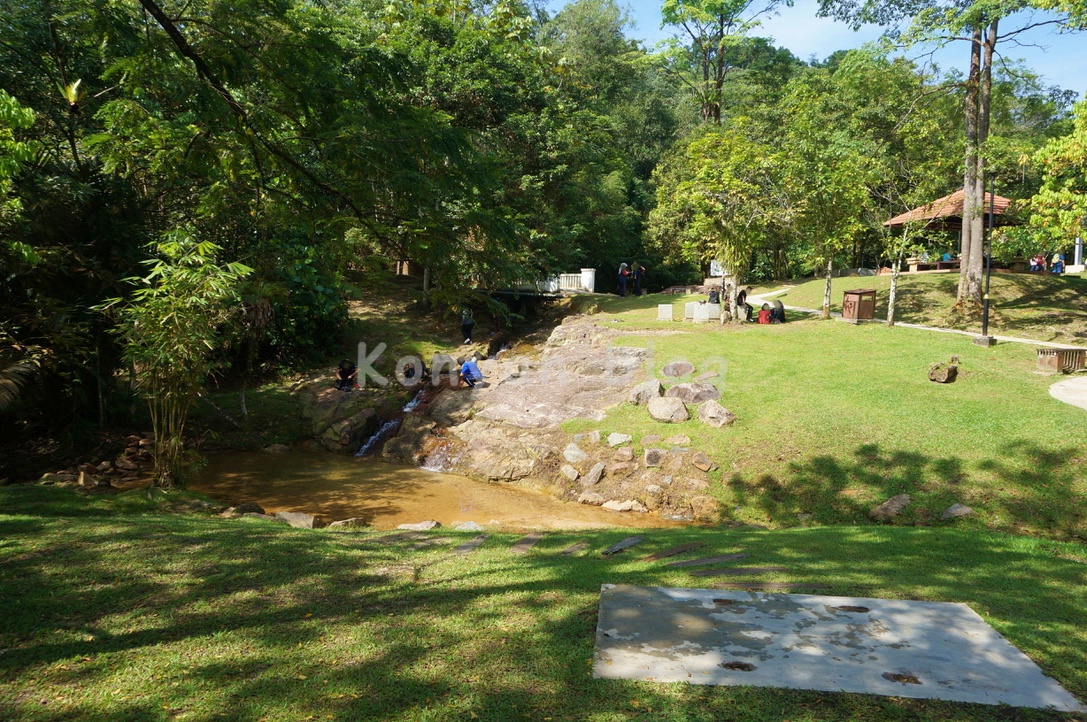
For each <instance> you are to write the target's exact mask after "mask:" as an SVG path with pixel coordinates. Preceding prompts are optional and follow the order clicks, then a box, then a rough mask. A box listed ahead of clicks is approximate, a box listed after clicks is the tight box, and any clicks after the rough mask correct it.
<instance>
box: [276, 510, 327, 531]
mask: <svg viewBox="0 0 1087 722" xmlns="http://www.w3.org/2000/svg"><path fill="white" fill-rule="evenodd" d="M276 518H277V519H282V520H283V521H285V522H287V523H288V524H290V525H291V526H293V527H294V528H295V529H320V528H321V527H323V526H324V525H325V523H324V522H323V521H322V520H321V517H319V516H314V515H312V514H306V513H304V512H301V511H277V512H276Z"/></svg>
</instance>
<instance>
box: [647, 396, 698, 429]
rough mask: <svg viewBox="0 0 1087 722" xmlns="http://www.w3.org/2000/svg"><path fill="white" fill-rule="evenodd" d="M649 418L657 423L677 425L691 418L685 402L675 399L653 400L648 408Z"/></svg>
mask: <svg viewBox="0 0 1087 722" xmlns="http://www.w3.org/2000/svg"><path fill="white" fill-rule="evenodd" d="M646 408H647V409H648V410H649V416H650V418H652V419H653V420H655V421H663V422H665V423H668V424H676V423H679V422H681V421H686V420H687V419H689V418H691V416H690V414H688V413H687V407H686V406H684V405H683V401H681V400H680V399H677V398H675V397H671V398H659V399H652V400H651V401H650V402H649V404H648V406H647V407H646Z"/></svg>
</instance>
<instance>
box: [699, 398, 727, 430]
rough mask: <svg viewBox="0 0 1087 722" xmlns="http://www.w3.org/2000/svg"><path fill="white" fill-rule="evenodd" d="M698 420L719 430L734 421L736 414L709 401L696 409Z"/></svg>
mask: <svg viewBox="0 0 1087 722" xmlns="http://www.w3.org/2000/svg"><path fill="white" fill-rule="evenodd" d="M698 419H699V421H701V422H702V423H704V424H707V425H709V426H713V427H716V428H718V429H719V428H721V427H722V426H728V425H729V424H731V423H732V422H733V421H735V420H736V414H734V413H732V412H731V411H729V410H728V409H726V408H725V407H724V406H722V405H721V404H719V403H717V402H716V401H714V400H712V399H711V400H709V401H706V402H705V403H703V404H702V405H701V406H699V407H698Z"/></svg>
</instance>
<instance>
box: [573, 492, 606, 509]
mask: <svg viewBox="0 0 1087 722" xmlns="http://www.w3.org/2000/svg"><path fill="white" fill-rule="evenodd" d="M577 500H578V502H579V503H581V504H592V505H593V506H600V505H601V504H603V503H604V495H603V494H598V493H596V492H595V491H583V492H581V494H580V496H578V498H577Z"/></svg>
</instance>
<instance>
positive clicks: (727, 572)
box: [691, 567, 785, 577]
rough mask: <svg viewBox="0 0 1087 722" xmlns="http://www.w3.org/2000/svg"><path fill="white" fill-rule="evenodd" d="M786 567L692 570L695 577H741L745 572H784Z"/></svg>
mask: <svg viewBox="0 0 1087 722" xmlns="http://www.w3.org/2000/svg"><path fill="white" fill-rule="evenodd" d="M783 571H785V567H733V568H732V569H699V570H698V571H694V572H691V576H695V577H739V576H743V575H744V574H765V573H766V572H783Z"/></svg>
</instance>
